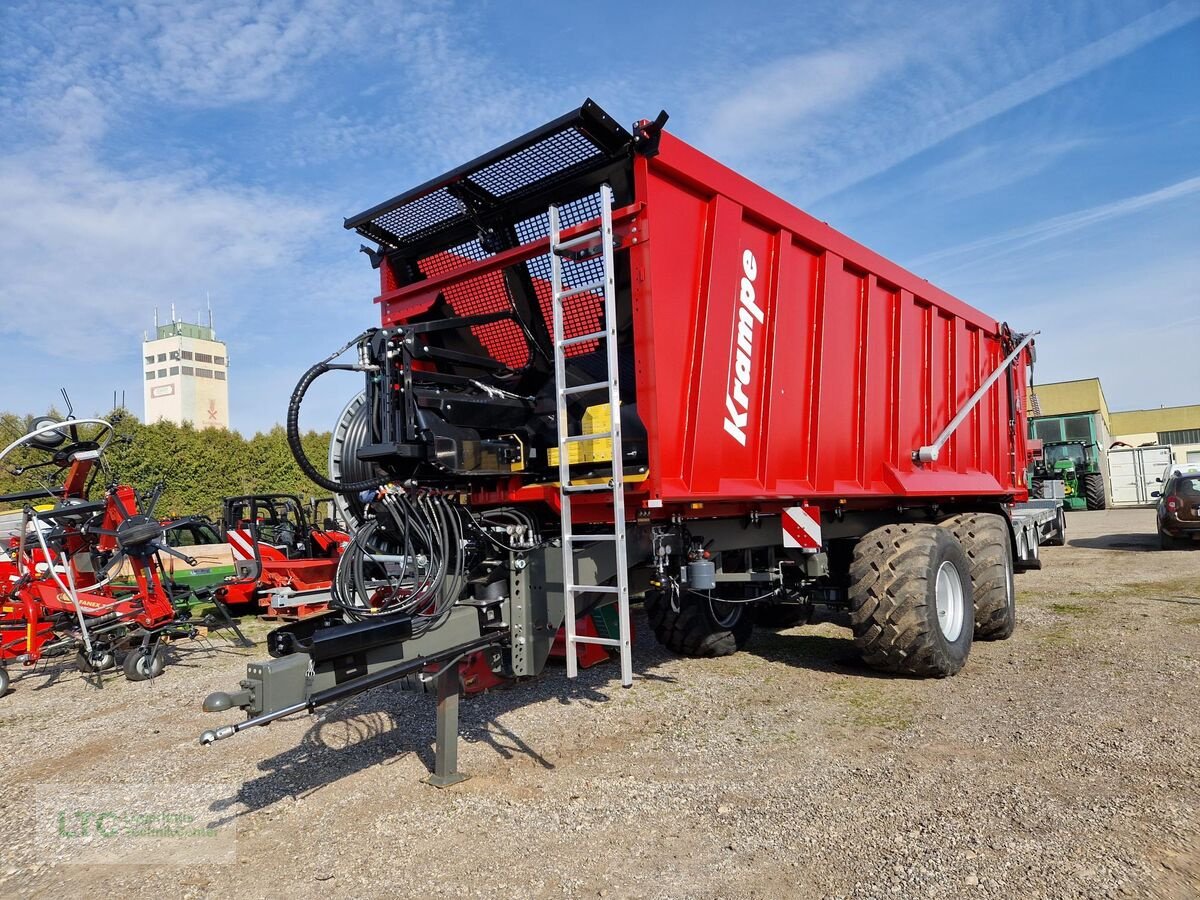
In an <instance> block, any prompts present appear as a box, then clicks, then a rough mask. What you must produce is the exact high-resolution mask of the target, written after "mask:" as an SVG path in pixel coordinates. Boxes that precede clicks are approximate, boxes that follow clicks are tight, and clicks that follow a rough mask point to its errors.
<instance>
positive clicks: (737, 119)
mask: <svg viewBox="0 0 1200 900" xmlns="http://www.w3.org/2000/svg"><path fill="white" fill-rule="evenodd" d="M903 61H904V56H903V53H902V51H901V49H900V46H899V45H898V44H896V43H882V42H881V43H879V44H876V45H873V46H857V47H843V48H840V49H837V50H825V51H817V52H813V53H808V54H802V55H797V56H791V57H787V58H785V59H781V60H776V61H774V62H771V63H767V64H766V65H764V66H762V67H760V68H758V69H756V70H754V71H752V72H751V73H750V75H749V77H748V78H746V79H745V81H744V83H743V84H742V85H741V86H740V87H739V88H738V89H737V90H735V91H734V92H733V94H732V96H729V97H728V98H727V99H724V100H722V101H721V102H719V103H717V105H716V106H715V107H714V108H713V111H712V114H711V118H710V120H709V122H708V126H707V129H706V131H705V137H704V138H703V139H702V141H701V143H702V144H703V145H704V147H705V149H706V150H708V152H710V153H713V154H715V155H718V156H720V155H721V154H722V153H723V152H754V151H755V150H756V149H757V150H760V151H761V150H763V149H765V148H768V147H770V146H771V145H773V144H774V143H776V142H777V141H778V140H779V137H780V133H781V132H786V131H788V130H790V129H792V128H795V127H796V126H797V124H799V123H801V122H803V121H804V120H806V119H808V118H811V117H813V116H818V115H821V114H825V113H828V112H830V111H831V110H837V109H841V108H844V107H845V106H846V105H847V104H850V103H852V102H853V101H855V100H856V99H858V98H859V97H860V96H861V95H862V94H864V93H866V92H867V91H868V90H869V89H870V88H871V87H872V86H874V85H875V84H876V82H878V80H879V79H880V78H882V77H883V76H884V75H885V74H886V73H887V72H888V71H889V70H892V69H894V68H895V67H897V66H898V65H900V64H901V63H902V62H903Z"/></svg>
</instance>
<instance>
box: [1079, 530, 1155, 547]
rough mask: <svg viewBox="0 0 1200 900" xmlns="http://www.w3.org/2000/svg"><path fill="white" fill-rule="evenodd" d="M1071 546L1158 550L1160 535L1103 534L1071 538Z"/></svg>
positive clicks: (1143, 533)
mask: <svg viewBox="0 0 1200 900" xmlns="http://www.w3.org/2000/svg"><path fill="white" fill-rule="evenodd" d="M1067 546H1069V547H1084V548H1086V549H1089V550H1134V551H1139V552H1141V551H1145V550H1158V549H1159V548H1158V535H1157V534H1146V533H1145V532H1141V533H1137V532H1135V533H1133V534H1102V535H1100V536H1099V537H1091V538H1069V539H1068V540H1067Z"/></svg>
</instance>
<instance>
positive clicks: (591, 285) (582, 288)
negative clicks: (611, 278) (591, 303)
mask: <svg viewBox="0 0 1200 900" xmlns="http://www.w3.org/2000/svg"><path fill="white" fill-rule="evenodd" d="M603 287H604V279H603V278H601V279H600V280H599V281H589V282H588V283H587V284H581V285H579V287H573V288H568V289H567V290H565V291H562V292H561V293H558V294H555V295H554V299H555V300H558V301H559V302H560V303H561V302H562V301H563V300H569V299H570V298H571V297H578V296H579V295H580V294H591V293H594V292H596V291H598V290H600V289H601V288H603Z"/></svg>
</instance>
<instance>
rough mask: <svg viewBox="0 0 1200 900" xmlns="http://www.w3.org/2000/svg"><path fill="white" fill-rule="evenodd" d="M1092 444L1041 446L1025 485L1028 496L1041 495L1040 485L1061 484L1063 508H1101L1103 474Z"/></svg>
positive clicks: (1102, 501) (1073, 443)
mask: <svg viewBox="0 0 1200 900" xmlns="http://www.w3.org/2000/svg"><path fill="white" fill-rule="evenodd" d="M1097 450H1098V447H1097V445H1096V444H1089V443H1087V442H1085V441H1051V442H1048V443H1046V444H1045V445H1044V446H1043V447H1042V458H1041V459H1040V460H1038V461H1037V462H1035V463H1034V466H1033V470H1032V472H1031V477H1030V482H1029V494H1030V496H1031V497H1041V496H1043V493H1044V492H1043V487H1042V485H1043V484H1044V483H1045V482H1047V481H1061V482H1062V485H1063V506H1064V507H1065V508H1067V509H1104V506H1105V500H1104V473H1103V472H1101V471H1100V457H1099V454H1098V452H1097Z"/></svg>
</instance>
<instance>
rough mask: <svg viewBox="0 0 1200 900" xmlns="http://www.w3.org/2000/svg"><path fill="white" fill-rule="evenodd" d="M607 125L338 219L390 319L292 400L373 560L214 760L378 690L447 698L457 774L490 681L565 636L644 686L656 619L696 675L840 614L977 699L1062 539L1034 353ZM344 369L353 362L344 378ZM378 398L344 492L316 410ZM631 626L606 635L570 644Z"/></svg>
mask: <svg viewBox="0 0 1200 900" xmlns="http://www.w3.org/2000/svg"><path fill="white" fill-rule="evenodd" d="M665 122H666V115H665V114H660V116H659V117H658V119H656V120H655V121H653V122H651V121H642V122H639V123H637V124H636V125H635V126H634V127H633V130H632V131H626V130H625V129H624V128H622V127H621V126H620V125H618V124H617V123H616V122H615V121H613V119H612V118H611V117H610V116H608V115H607V114H606V113H605V112H604V111H603V110H601V109H600V108H599V107H598V106H596V105H595V104H594V103H592V102H591V101H588V102H586V103H584V104H583V106H581V107H580V108H579V109H577V110H574V111H572V112H571V113H569V114H567V115H565V116H563V117H561V118H559V119H557V120H555V121H553V122H550V123H549V124H547V125H545V126H543V127H542V128H539V129H537V130H536V131H533V132H531V133H529V134H527V135H525V136H523V137H521V138H518V139H517V140H515V141H513V142H511V143H509V144H506V145H505V146H503V147H500V148H498V149H496V150H494V151H492V152H490V153H488V154H486V155H484V156H482V157H480V158H479V159H476V160H474V161H472V162H470V163H467V164H466V165H464V166H461V167H460V168H458V169H455V170H454V171H452V172H448V173H447V174H445V175H443V176H442V177H440V178H437V179H435V180H433V181H431V182H429V183H427V184H424V185H422V186H420V187H418V188H414V189H413V190H410V191H407V192H406V193H403V194H401V195H399V196H398V197H395V198H393V199H391V200H389V201H387V202H386V203H383V204H381V205H379V206H377V207H375V208H373V209H370V210H368V211H366V212H364V213H362V214H360V215H357V216H354V217H353V218H351V219H349V220H347V222H346V225H347V227H348V228H351V229H354V230H355V231H357V232H358V233H359V234H360V235H362V236H363V237H364V238H366V239H367V240H369V241H370V242H371V244H372V246H364V248H363V249H364V251H365V252H366V253H367V255H368V257H369V258H370V260H371V262H372V264H373V265H374V266H375V267H376V268H378V270H379V275H380V294H379V296H378V297H377V298H376V300H375V302H376V305H377V306H378V308H379V314H380V321H379V324H378V325H377V326H374V327H371V328H369V329H367V330H366V331H364V332H363V333H362V334H360V335H358V336H357V337H354V338H353V339H351V340H350V341H349V342H348V343H347V344H346V346H345V347H344V348H343V351H339V353H338V354H334V355H333V356H331V357H330V358H329V359H327V360H326V361H324V362H321V363H318V364H317V365H315V366H313V367H312V368H311V369H310V370H309V371H308V372H307V373H305V375H304V376H303V378H301V380H300V383H299V384H298V385H297V389H296V391H295V393H294V395H293V397H292V402H291V408H290V410H289V432H290V436H291V441H292V446H293V449H294V450H295V451H296V453H297V457H298V459H299V460H300V462H301V465H302V466H303V467H304V468H305V470H306V471H307V472H308V474H309V475H310V477H312V478H313V480H314V481H316V482H317V483H318V484H321V485H322V486H324V487H325V488H327V489H328V490H330V491H333V492H336V493H337V495H338V497H339V498H340V500H339V502H340V503H341V505H342V508H343V511H344V512H345V514H346V517H347V519H348V520H349V521H351V522H352V523H353V524H354V526H355V529H354V531H355V533H354V539H353V540H352V542H351V543H350V545H349V546H348V547H347V549H346V552H345V553H344V554H343V556H342V558H341V561H340V563H339V566H338V570H337V577H336V579H335V582H334V589H333V608H332V610H331V612H330V613H328V614H327V615H325V616H321V617H318V618H315V619H309V620H305V621H302V622H298V623H294V624H292V625H288V626H285V627H282V628H279V629H277V630H276V631H274V632H273V633H272V634H271V637H270V641H269V645H270V651H271V656H272V658H271V659H270V660H268V661H267V662H264V663H260V664H254V665H251V666H250V667H249V669H248V672H247V677H246V679H245V680H244V681H243V682H242V683H241V684H240V686H239V688H238V689H237V690H236V691H233V692H230V693H221V694H216V695H212V696H210V697H209V698H208V700H206V708H208V709H210V710H214V711H217V710H225V709H230V708H232V707H234V706H237V707H241V708H242V709H244V710H245V711H246V712H247V714H248V718H247V719H246V720H245V721H244V722H240V723H238V724H237V725H231V726H225V727H223V728H220V729H217V730H216V731H212V732H208V733H206V734H205V736H204V738H203V739H204V741H205V742H208V741H211V740H214V739H216V738H220V737H226V736H229V735H231V734H233V733H235V732H236V731H239V730H242V729H243V728H245V727H248V726H250V725H261V724H266V723H268V722H270V721H273V720H275V719H277V718H280V717H281V716H285V715H289V714H292V713H296V712H300V711H303V710H310V711H311V710H313V709H316V708H317V707H319V706H321V705H323V704H326V703H329V702H332V701H334V700H337V699H339V698H342V697H346V696H349V695H351V694H355V693H358V692H360V691H363V690H366V689H368V688H371V687H374V686H376V685H381V684H385V683H390V682H404V683H408V684H411V685H416V684H418V683H419V682H421V681H422V680H423V679H424V680H430V679H431V675H430V673H434V672H436V673H438V674H437V675H436V676H432V678H433V680H436V681H437V684H438V696H439V712H440V718H439V726H440V727H439V738H440V746H439V755H438V762H437V769H438V771H437V772H436V774H435V776H434V779H433V780H434V782H435V783H448V782H452V781H454V780H456V779H457V778H458V777H460V776H458V775H457V773H456V772H455V759H454V748H453V737H452V736H453V735H454V734H455V730H454V729H455V727H456V725H455V722H456V719H455V716H456V705H455V704H456V702H457V696H458V684H457V680H456V679H455V678H452V677H451V676H452V675H453V674H454V672H455V671H456V667H457V663H458V661H459V660H461V659H462V658H463V657H464V656H465V655H467V654H472V653H482V654H483V655H484V657H485V658H486V660H487V661H488V665H490V666H491V668H492V669H493V671H494V672H495V673H496V674H497V675H500V676H502V677H508V678H521V677H524V676H531V675H535V674H537V673H538V672H539V671H540V670H541V669H542V667H543V665H544V664H545V661H546V659H547V656H548V654H549V651H550V648H551V644H552V642H553V640H554V638H555V637H556V635H557V633H558V631H559V629H560V627H562V628H563V629H564V631H565V640H566V645H567V654H566V655H567V670H568V674H569V675H574V674H575V668H576V667H575V662H576V660H575V655H576V654H575V651H576V650H577V648H578V647H579V645H581V644H584V643H599V644H601V645H602V646H607V647H610V648H612V649H613V650H614V651H615V652H616V653H617V654H618V655H619V656H620V658H621V665H622V681H623V683H624V684H626V685H629V684H630V683H631V682H632V678H633V660H632V658H631V654H630V625H629V619H630V613H629V602H630V598H631V597H634V598H636V597H638V596H641V597H642V598H643V603H644V605H645V611H646V616H647V619H648V622H649V625H650V627H651V628H652V629H653V631H654V634H655V636H656V637H657V638H658V640H659V641H660V642H661V643H662V644H664V645H666V646H667V647H669V648H670V649H671V650H673V651H675V652H677V653H680V654H684V655H692V656H711V655H719V654H725V653H732V652H734V651H736V650H737V649H738V648H740V647H742V646H743V645H744V644H745V643H746V642H747V641H748V640H749V639H750V638H751V635H752V631H753V628H754V623H755V620H756V619H757V620H759V621H760V622H763V623H771V624H781V623H787V622H795V621H800V620H802V619H806V618H808V617H809V616H810V615H811V614H812V612H813V610H814V609H816V608H818V607H834V608H841V609H843V610H847V611H848V612H849V617H850V621H851V623H852V629H853V634H854V641H855V643H856V644H857V646H858V647H859V648H860V650H861V652H862V654H863V658H864V659H865V660H866V661H867V663H869V664H870V665H872V666H877V667H879V668H882V669H887V670H891V671H896V672H905V673H911V674H918V675H931V676H945V675H952V674H953V673H955V672H956V671H958V670H959V668H960V667H961V666H962V665H963V664H964V663H965V661H966V659H967V656H968V653H969V651H970V649H971V644H972V641H973V640H975V639H980V638H983V639H996V638H1005V637H1007V636H1008V635H1009V634H1011V633H1012V630H1013V626H1014V621H1015V619H1014V609H1015V607H1014V589H1013V573H1014V571H1019V570H1021V569H1023V568H1029V567H1033V566H1036V565H1037V548H1038V544H1039V543H1040V542H1041V541H1042V540H1043V539H1046V538H1053V537H1057V538H1061V523H1062V517H1061V515H1058V514H1057V513H1056V510H1055V509H1054V508H1053V506H1054V504H1053V503H1051V504H1049V506H1047V507H1045V508H1040V507H1039V508H1030V507H1027V506H1018V505H1017V504H1019V503H1021V502H1022V501H1024V500H1025V499H1026V489H1025V484H1024V465H1025V435H1026V423H1025V411H1024V397H1025V392H1026V381H1027V374H1026V373H1027V368H1028V364H1029V361H1030V359H1031V354H1032V350H1033V345H1032V336H1031V335H1022V334H1017V333H1015V332H1013V331H1011V330H1010V329H1009V328H1008V326H1007V325H1005V324H1002V323H1000V322H997V321H996V320H995V319H994V318H992V317H990V316H987V315H985V314H983V313H981V312H979V311H978V310H975V309H972V308H971V307H970V306H968V305H966V304H965V303H963V302H962V301H960V300H957V299H955V298H954V297H952V296H950V295H949V294H947V293H945V292H944V291H941V290H939V289H937V288H936V287H934V286H932V285H930V284H929V283H928V282H926V281H923V280H922V279H920V278H918V277H916V276H915V275H913V274H911V273H910V272H907V271H905V270H904V269H902V268H901V267H900V266H898V265H896V264H894V263H892V262H889V261H888V260H886V259H884V258H883V257H881V256H879V255H877V254H875V253H873V252H871V251H870V250H868V249H866V248H865V247H863V246H861V245H859V244H857V243H855V242H854V241H852V240H851V239H849V238H847V237H846V236H844V235H842V234H839V233H838V232H837V231H835V230H834V229H832V228H830V227H829V226H827V225H825V224H823V223H821V222H819V221H817V220H815V219H813V218H812V217H810V216H808V215H806V214H805V213H803V212H801V211H800V210H798V209H796V208H795V207H793V206H791V205H789V204H788V203H786V202H785V201H783V200H781V199H779V198H778V197H776V196H774V195H773V194H771V193H769V192H767V191H766V190H764V189H763V188H761V187H759V186H757V185H755V184H753V183H752V182H750V181H748V180H747V179H745V178H743V177H741V176H740V175H738V174H736V173H735V172H733V171H731V170H730V169H728V168H726V167H725V166H723V165H721V164H720V163H717V162H715V161H714V160H712V159H710V158H709V157H707V156H705V155H704V154H702V153H701V152H699V151H698V150H695V149H693V148H692V147H690V146H688V145H687V144H685V143H684V142H683V141H681V140H679V139H677V138H675V137H673V136H672V135H670V134H669V133H667V132H665V131H663V125H664V124H665ZM345 351H352V353H353V355H352V356H349V357H347V358H348V361H347V362H343V363H338V362H336V361H335V360H336V359H337V358H338V357H339V356H340V354H341V352H345ZM332 369H352V370H355V371H359V372H361V373H363V376H364V387H363V390H362V392H361V393H359V394H358V395H357V396H355V397H354V398H353V399H352V400H351V401H350V403H349V404H348V405H347V407H346V408H345V411H344V412H343V414H342V415H341V417H340V419H339V420H338V422H337V423H336V427H335V430H334V443H333V448H332V451H331V454H330V459H329V465H328V472H327V473H326V472H322V471H318V469H317V467H316V465H314V464H313V463H312V462H311V461H309V460H307V459H305V457H304V454H303V450H302V448H301V446H300V441H299V427H298V417H299V410H300V405H301V402H302V400H303V397H304V394H305V392H306V391H307V390H308V388H309V385H310V384H311V383H312V382H313V380H315V379H316V378H318V377H320V376H321V375H322V374H324V373H325V372H327V371H329V370H332ZM602 605H612V607H613V609H614V611H615V615H613V616H612V617H611V619H612V621H613V627H612V628H610V629H607V631H605V633H600V631H598V630H595V629H588V633H587V634H584V633H582V632H581V631H580V629H579V628H578V627H577V625H578V622H580V621H583V619H581V617H583V616H584V615H585V614H586V613H589V612H592V611H593V610H594V609H595V608H597V607H598V606H602Z"/></svg>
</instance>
